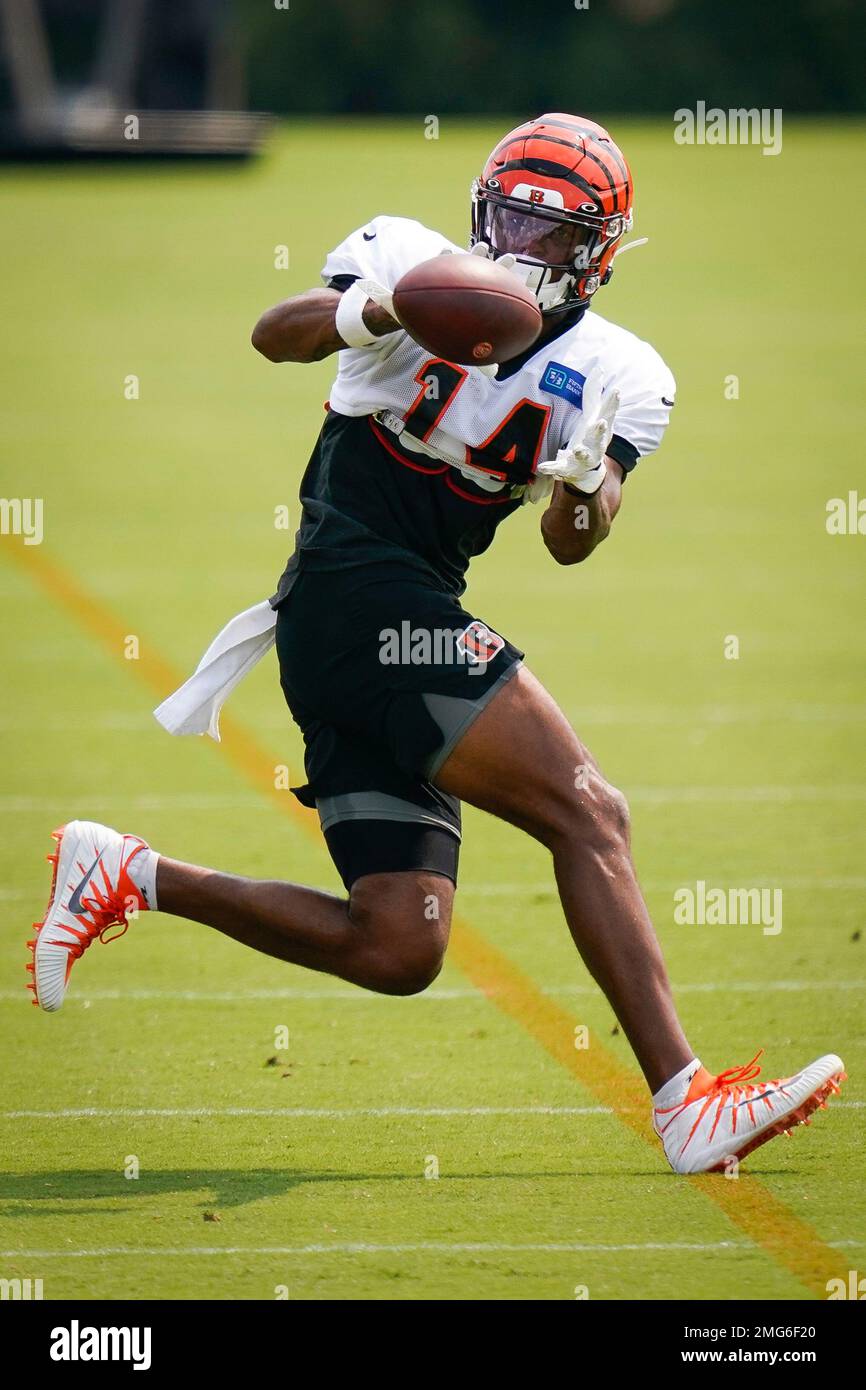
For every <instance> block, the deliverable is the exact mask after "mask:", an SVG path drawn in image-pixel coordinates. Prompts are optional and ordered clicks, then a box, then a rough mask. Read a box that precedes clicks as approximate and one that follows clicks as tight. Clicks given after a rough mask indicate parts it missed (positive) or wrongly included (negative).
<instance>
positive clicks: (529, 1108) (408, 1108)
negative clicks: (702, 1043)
mask: <svg viewBox="0 0 866 1390" xmlns="http://www.w3.org/2000/svg"><path fill="white" fill-rule="evenodd" d="M864 1107H866V1101H862V1100H833V1102H832V1108H833V1109H842V1110H846V1109H847V1110H862V1109H863V1108H864ZM612 1114H614V1110H613V1108H612V1107H610V1106H606V1105H438V1106H421V1105H380V1106H373V1107H369V1108H366V1109H344V1110H326V1109H312V1108H309V1109H308V1108H304V1107H299V1106H298V1107H288V1106H287V1107H285V1108H283V1107H263V1108H257V1107H255V1106H243V1105H225V1106H197V1107H193V1108H191V1109H186V1108H177V1109H171V1108H153V1109H148V1108H145V1107H141V1108H136V1107H133V1106H115V1107H111V1106H107V1107H100V1106H86V1107H83V1108H81V1109H68V1110H6V1111H3V1112H0V1120H198V1119H210V1120H213V1119H230V1118H234V1117H237V1116H252V1117H258V1118H261V1119H284V1120H353V1119H374V1120H381V1119H390V1118H392V1117H395V1116H396V1117H400V1118H406V1117H408V1118H414V1119H441V1118H446V1119H447V1118H451V1117H467V1116H479V1115H482V1116H491V1115H494V1116H495V1115H555V1116H565V1115H580V1116H582V1117H584V1116H588V1115H612Z"/></svg>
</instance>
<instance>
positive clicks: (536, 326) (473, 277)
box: [394, 255, 541, 367]
mask: <svg viewBox="0 0 866 1390" xmlns="http://www.w3.org/2000/svg"><path fill="white" fill-rule="evenodd" d="M394 310H395V313H396V315H397V318H398V319H399V320H400V322H401V323H402V325H403V327H404V328H405V329H406V331H407V333H409V334H411V336H412V337H413V338H414V339H415V341H416V343H420V345H421V347H423V348H426V349H427V351H428V352H433V353H435V354H436V356H437V357H443V358H445V360H446V361H448V362H458V363H464V364H467V365H472V366H482V367H483V366H484V365H485V364H486V363H488V362H507V361H508V360H509V358H511V357H516V356H517V354H518V353H520V352H524V351H525V350H526V348H528V347H530V346H531V345H532V344H533V343H534V342H535V339H536V338H537V337H538V335H539V333H540V332H541V311H540V310H539V307H538V304H537V303H536V300H535V296H534V294H533V293H532V291H531V290H528V289H527V288H526V286H525V285H522V284H521V283H520V281H519V280H518V279H517V277H516V276H515V275H513V274H512V273H511V271H509V270H504V269H503V268H502V267H501V266H498V265H497V264H496V262H495V261H487V260H482V259H481V257H479V256H470V255H447V256H434V257H433V259H432V260H429V261H422V262H421V264H420V265H416V266H413V268H412V269H411V270H410V271H408V272H407V273H406V274H405V275H404V276H403V277H402V278H401V279H400V280H399V281H398V283H397V287H396V289H395V290H394Z"/></svg>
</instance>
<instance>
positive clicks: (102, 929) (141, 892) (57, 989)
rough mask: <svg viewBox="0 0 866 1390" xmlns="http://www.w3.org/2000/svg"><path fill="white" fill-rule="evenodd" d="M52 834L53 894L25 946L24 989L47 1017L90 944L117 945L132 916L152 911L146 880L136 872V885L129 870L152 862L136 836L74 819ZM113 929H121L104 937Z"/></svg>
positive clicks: (62, 997)
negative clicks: (30, 977)
mask: <svg viewBox="0 0 866 1390" xmlns="http://www.w3.org/2000/svg"><path fill="white" fill-rule="evenodd" d="M52 834H53V837H54V839H55V840H56V841H57V852H56V853H55V854H49V855H48V861H49V863H51V864H53V865H54V873H53V877H52V879H51V895H50V897H49V899H48V907H47V909H46V912H45V916H44V917H43V919H42V921H41V922H34V924H33V925H34V926H35V928H36V936H35V937H34V938H33V940H32V941H28V943H27V945H28V946H29V947H30V950H31V952H32V954H33V960H32V961H31V962H29V963H28V965H27V969H28V970H29V971H30V972H31V974H32V975H33V980H32V982H31V984H29V985H28V989H31V990H32V991H33V996H34V997H33V1003H34V1004H37V1005H38V1006H39V1007H40V1008H43V1009H46V1010H48V1011H49V1012H53V1011H54V1010H55V1009H59V1008H60V1005H61V1004H62V1003H63V1000H64V998H65V997H66V989H67V986H68V984H69V975H70V972H71V970H72V967H73V965H74V964H75V962H76V961H77V960H78V958H79V956H82V955H83V954H84V952H85V951H86V950H87V948H88V946H89V945H90V943H91V942H92V941H95V940H96V939H97V937H98V938H99V940H100V941H102V942H105V941H114V940H116V939H117V936H122V935H123V933H124V932H125V931H126V930H127V927H128V925H129V918H130V917H133V916H137V915H138V913H139V912H146V911H147V909H148V908H149V907H151V906H153V903H152V902H148V893H147V889H146V887H144V886H140V885H143V884H144V883H145V882H146V875H142V874H141V873H136V875H135V877H136V879H137V880H138V882H134V881H133V877H132V875H131V873H130V870H131V869H132V868H133V867H135V869H138V868H139V867H140V865H139V863H138V862H137V861H139V860H140V859H141V860H142V861H143V860H144V858H145V857H146V858H147V859H151V858H154V859H155V856H153V853H152V851H151V849H150V846H149V845H148V844H146V842H145V841H144V840H140V839H139V838H138V836H136V835H121V834H119V833H118V831H116V830H111V829H110V828H109V827H108V826H107V825H99V824H98V823H97V822H96V821H88V820H72V821H70V822H69V823H68V825H64V826H62V827H61V828H60V829H59V830H55V831H53V832H52ZM141 867H143V863H142V865H141ZM151 872H152V871H151ZM114 926H118V927H120V928H121V930H120V931H119V932H117V933H116V935H115V936H108V935H107V933H108V932H109V931H110V929H111V928H112V927H114Z"/></svg>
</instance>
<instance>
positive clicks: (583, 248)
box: [486, 203, 598, 267]
mask: <svg viewBox="0 0 866 1390" xmlns="http://www.w3.org/2000/svg"><path fill="white" fill-rule="evenodd" d="M486 233H487V236H486V239H487V240H488V241H489V243H490V245H491V247H492V248H493V250H494V251H495V252H496V254H497V255H504V254H505V252H506V251H510V252H511V254H512V255H513V256H528V257H530V258H531V259H532V260H534V261H541V262H542V263H543V264H545V265H556V266H568V267H571V266H574V265H575V264H577V265H586V264H587V263H588V260H589V256H590V254H591V252H592V248H593V246H594V244H595V242H596V239H597V236H598V232H597V231H596V229H595V228H593V227H582V226H581V225H580V224H579V223H577V222H561V221H559V220H558V219H557V218H553V217H544V216H543V215H542V214H541V213H537V212H515V211H514V210H513V209H512V208H509V207H505V206H503V205H502V204H501V203H492V204H488V207H487V227H486Z"/></svg>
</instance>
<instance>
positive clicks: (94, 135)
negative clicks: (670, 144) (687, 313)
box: [0, 0, 866, 156]
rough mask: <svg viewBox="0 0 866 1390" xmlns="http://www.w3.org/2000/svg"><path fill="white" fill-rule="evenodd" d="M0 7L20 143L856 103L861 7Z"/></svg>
mask: <svg viewBox="0 0 866 1390" xmlns="http://www.w3.org/2000/svg"><path fill="white" fill-rule="evenodd" d="M0 18H2V46H3V57H4V61H3V63H2V65H0V113H2V119H0V140H2V148H4V149H5V150H7V151H16V152H18V153H19V154H21V153H22V152H26V151H29V152H30V153H31V154H33V155H35V154H37V153H41V154H43V155H44V154H46V153H52V154H56V153H57V152H58V151H60V150H62V149H64V148H66V149H68V150H69V151H77V152H78V153H84V152H91V153H92V152H94V151H99V152H101V153H106V152H108V151H110V150H112V149H116V150H118V151H120V152H122V153H125V154H126V155H127V156H128V155H129V154H130V147H131V146H132V149H133V152H134V153H137V154H146V153H165V154H170V153H178V152H197V153H200V154H211V155H215V154H216V155H226V154H243V153H246V152H248V151H249V150H250V149H252V148H255V146H256V144H257V142H258V140H259V139H260V138H261V135H262V127H261V123H260V122H257V121H255V120H252V119H249V118H247V119H246V120H245V119H243V117H242V116H241V114H240V113H242V112H244V111H250V112H263V111H273V112H276V113H298V114H300V113H304V114H309V115H322V114H329V115H334V114H347V115H352V114H361V115H363V114H382V113H394V114H399V113H410V112H411V113H416V112H422V113H435V114H438V115H443V114H446V113H481V112H496V113H499V112H505V111H519V112H521V113H526V112H528V111H539V112H540V111H543V110H572V109H575V108H579V109H580V110H582V111H589V110H592V111H619V112H642V113H655V112H665V111H672V110H675V109H676V108H678V107H682V106H690V105H692V104H693V103H694V101H695V100H696V98H697V97H698V96H700V97H701V98H702V99H704V100H705V101H706V102H707V105H708V106H713V105H721V106H724V107H726V108H727V107H737V106H747V107H748V106H759V107H784V109H785V111H786V112H789V113H792V114H793V113H795V112H800V113H803V112H810V113H812V112H846V111H855V110H862V107H863V100H864V82H863V53H864V38H866V7H864V6H863V5H862V4H861V3H859V0H788V3H782V0H771V2H770V3H768V4H765V5H756V4H754V3H753V0H728V3H726V4H725V5H724V6H721V7H720V6H719V5H718V4H717V3H715V0H591V5H590V3H589V0H553V3H550V4H548V5H546V6H543V7H539V6H537V5H533V4H528V3H527V0H497V3H496V5H495V6H493V5H491V4H490V3H488V2H487V0H437V3H436V4H432V5H428V4H414V5H407V4H405V3H403V0H364V3H363V4H358V3H356V0H325V3H317V0H0ZM129 112H135V113H138V116H139V118H140V120H141V124H142V129H141V130H140V132H139V134H138V136H137V137H136V138H137V143H135V144H134V143H133V141H132V140H131V139H130V137H129V135H128V133H127V132H125V131H124V129H123V128H122V124H121V121H120V120H119V117H122V116H123V115H124V114H126V113H129ZM170 112H174V113H184V114H183V117H181V116H180V115H179V114H175V116H174V118H173V119H172V118H171V117H170V116H169V114H168V113H170ZM157 113H160V114H157ZM227 113H233V116H232V117H230V116H229V115H228V114H227Z"/></svg>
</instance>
